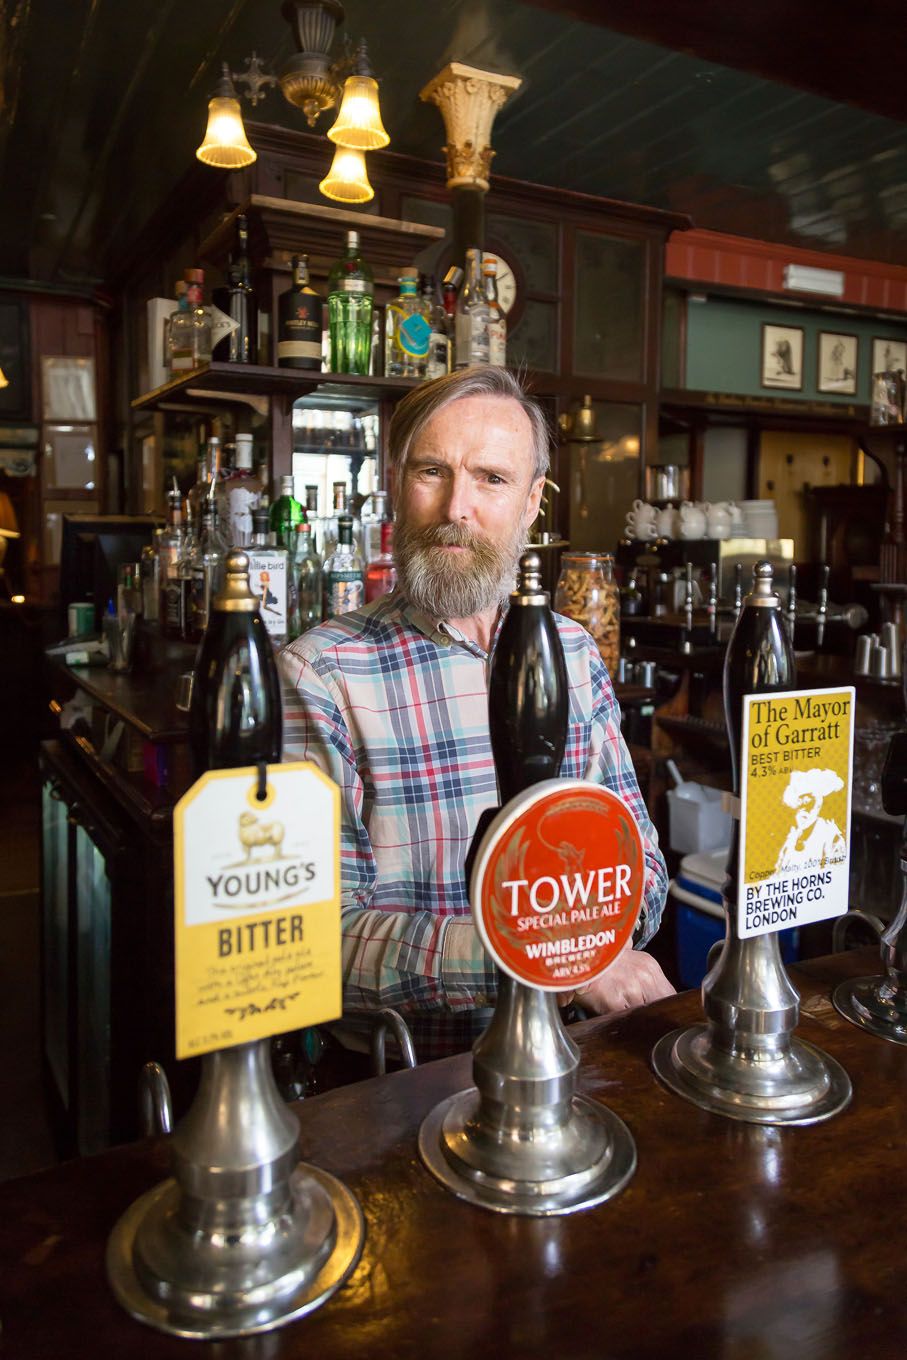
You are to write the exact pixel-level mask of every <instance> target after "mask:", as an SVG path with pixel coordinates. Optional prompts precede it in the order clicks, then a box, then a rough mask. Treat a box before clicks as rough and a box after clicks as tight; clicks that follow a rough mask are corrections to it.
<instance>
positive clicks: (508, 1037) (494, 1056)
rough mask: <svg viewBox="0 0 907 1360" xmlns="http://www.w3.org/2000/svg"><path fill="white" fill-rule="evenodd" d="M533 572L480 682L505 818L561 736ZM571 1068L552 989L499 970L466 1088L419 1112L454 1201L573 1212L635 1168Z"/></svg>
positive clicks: (428, 1160) (427, 1155)
mask: <svg viewBox="0 0 907 1360" xmlns="http://www.w3.org/2000/svg"><path fill="white" fill-rule="evenodd" d="M540 573H541V558H540V557H539V555H538V554H537V553H535V552H531V551H530V552H526V553H524V554H523V556H522V557H521V558H520V576H519V585H518V587H517V589H516V591H514V593H513V594H512V595H511V596H510V610H509V612H508V614H507V617H506V619H505V620H504V623H503V625H502V627H501V632H500V636H499V638H498V642H497V646H496V648H495V653H494V660H493V663H492V669H491V677H490V682H489V722H490V730H491V747H492V752H493V754H494V761H495V768H496V771H497V777H498V786H499V790H500V795H501V799H502V801H503V803H504V805H505V806H504V808H503V809H502V812H501V815H502V817H504V819H505V822H506V819H507V817H508V816H510V815H513V813H514V808H515V807H518V806H519V804H518V803H515V802H514V800H515V799H516V796H517V795H519V794H521V793H523V792H524V791H526V790H527V789H529V788H530V787H531V786H532V785H534V784H536V783H538V782H539V781H543V780H545V781H551V780H552V779H553V777H554V776H556V775H557V774H558V772H559V770H560V765H561V761H562V759H563V755H564V750H565V747H566V740H567V714H568V685H567V671H566V665H565V662H564V654H563V648H562V645H561V640H560V636H559V634H558V631H557V626H556V624H555V621H554V616H553V614H552V613H551V610H550V608H549V605H548V595H547V593H546V592H544V591H543V590H542V587H541V575H540ZM482 831H483V828H482V826H481V825H480V827H479V830H478V832H477V837H479V836H481V835H482ZM474 848H475V846H474ZM471 853H472V852H471ZM481 854H482V851H481V849H480V850H479V851H478V855H479V858H481ZM525 854H526V851H525V850H524V851H523V855H524V856H525ZM471 877H472V876H471ZM473 887H474V879H473ZM578 1066H579V1049H578V1048H577V1046H576V1044H575V1043H574V1042H573V1040H572V1039H571V1038H570V1036H569V1035H568V1034H567V1032H566V1030H565V1029H564V1026H563V1023H562V1021H561V1018H560V1013H559V1011H558V1007H557V994H556V993H555V992H553V991H549V990H542V989H541V988H539V987H533V986H529V985H526V984H525V983H523V982H519V981H517V980H516V979H515V978H514V977H511V976H509V975H508V974H506V973H505V972H503V971H502V970H501V971H499V972H498V997H497V1003H496V1006H495V1011H494V1015H493V1017H492V1019H491V1022H490V1024H489V1026H488V1028H487V1030H486V1031H485V1033H484V1034H483V1035H482V1036H481V1037H480V1038H479V1039H478V1040H477V1041H476V1043H475V1045H474V1047H473V1077H474V1081H475V1086H474V1087H472V1088H470V1089H469V1090H466V1091H461V1092H459V1093H458V1094H457V1095H454V1096H450V1097H448V1099H447V1100H444V1101H442V1102H441V1103H440V1104H439V1105H437V1106H436V1107H435V1109H434V1110H433V1111H432V1112H431V1113H430V1114H429V1115H428V1116H427V1117H426V1119H425V1121H424V1122H423V1124H422V1127H421V1129H420V1132H419V1151H420V1154H421V1157H422V1160H423V1162H424V1163H425V1165H426V1166H427V1167H428V1169H429V1171H430V1172H431V1173H432V1175H434V1176H435V1177H436V1178H437V1179H438V1180H439V1181H441V1183H442V1184H443V1185H444V1186H446V1188H447V1189H448V1190H450V1191H452V1192H453V1193H454V1194H455V1195H457V1196H458V1197H459V1198H461V1199H465V1200H468V1201H469V1202H471V1203H473V1204H479V1205H482V1206H484V1207H485V1208H490V1209H496V1210H498V1211H499V1212H503V1213H515V1214H538V1215H549V1214H562V1213H571V1212H573V1211H575V1210H577V1209H582V1208H586V1207H588V1206H590V1205H592V1204H599V1203H601V1202H602V1201H603V1200H605V1199H608V1198H609V1197H610V1196H611V1195H613V1194H615V1193H616V1192H617V1191H618V1190H619V1189H621V1187H622V1186H623V1185H624V1184H626V1182H627V1180H629V1178H630V1177H631V1176H632V1174H633V1172H634V1170H635V1167H636V1150H635V1145H634V1143H633V1139H632V1137H631V1135H630V1133H629V1131H628V1129H627V1128H626V1126H625V1125H624V1124H623V1122H622V1121H621V1120H620V1119H618V1118H617V1116H616V1115H614V1114H613V1113H612V1112H611V1111H610V1110H608V1109H607V1107H605V1106H604V1105H602V1104H600V1103H599V1102H597V1101H590V1100H587V1099H585V1098H584V1097H581V1096H577V1095H575V1086H576V1073H577V1069H578Z"/></svg>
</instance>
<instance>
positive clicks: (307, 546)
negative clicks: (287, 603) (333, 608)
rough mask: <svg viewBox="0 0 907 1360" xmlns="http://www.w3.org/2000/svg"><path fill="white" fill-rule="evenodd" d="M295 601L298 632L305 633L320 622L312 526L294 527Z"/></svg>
mask: <svg viewBox="0 0 907 1360" xmlns="http://www.w3.org/2000/svg"><path fill="white" fill-rule="evenodd" d="M294 571H295V575H296V601H297V609H298V613H299V632H300V633H305V632H306V631H307V630H308V629H309V628H314V626H315V624H316V623H320V622H321V605H322V599H321V594H322V574H321V558H320V557H319V556H318V553H317V552H316V551H315V546H314V544H313V542H312V526H311V525H310V524H297V525H296V560H295V562H294Z"/></svg>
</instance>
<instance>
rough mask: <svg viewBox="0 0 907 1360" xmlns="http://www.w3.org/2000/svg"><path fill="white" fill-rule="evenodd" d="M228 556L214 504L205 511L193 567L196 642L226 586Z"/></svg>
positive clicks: (193, 634)
mask: <svg viewBox="0 0 907 1360" xmlns="http://www.w3.org/2000/svg"><path fill="white" fill-rule="evenodd" d="M226 556H227V554H226V551H225V548H224V541H223V539H222V538H221V535H220V531H219V528H218V523H217V504H216V503H215V502H214V501H213V500H210V501H209V502H208V503H207V505H206V506H205V508H204V510H203V511H202V531H201V534H200V535H199V538H198V539H197V541H196V543H195V547H194V551H193V553H192V558H191V563H190V590H191V597H190V602H189V631H190V637H191V639H192V640H193V641H195V640H197V639H198V638H200V637H201V636H202V634H203V633H204V631H205V629H206V628H207V626H208V617H209V615H210V612H211V602H212V600H213V599H214V596H215V595H216V594H217V593H218V591H219V590H220V589H221V587H222V585H223V577H224V562H225V561H226Z"/></svg>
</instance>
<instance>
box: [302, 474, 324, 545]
mask: <svg viewBox="0 0 907 1360" xmlns="http://www.w3.org/2000/svg"><path fill="white" fill-rule="evenodd" d="M305 517H306V522H307V523H308V524H310V525H311V527H312V547H313V548H314V549H315V551H316V552H320V551H321V548H322V534H323V531H322V525H321V516H320V515H319V513H318V487H317V486H316V485H315V484H314V483H312V482H307V483H306V488H305Z"/></svg>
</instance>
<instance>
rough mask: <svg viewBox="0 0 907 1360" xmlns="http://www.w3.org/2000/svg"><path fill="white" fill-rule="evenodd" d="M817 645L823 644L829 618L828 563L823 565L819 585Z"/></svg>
mask: <svg viewBox="0 0 907 1360" xmlns="http://www.w3.org/2000/svg"><path fill="white" fill-rule="evenodd" d="M816 614H817V618H816V647H817V648H819V647H821V646H822V641H823V639H824V637H825V621H826V619H827V618H828V563H827V562H826V563H825V565H824V566H823V567H822V574H821V577H820V585H819V601H818V606H817V609H816Z"/></svg>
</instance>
